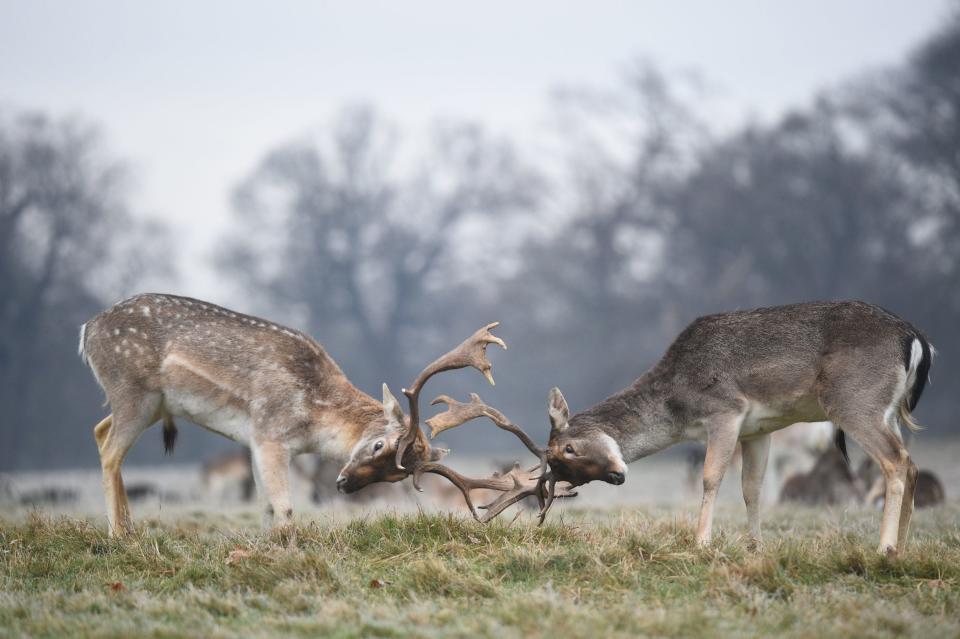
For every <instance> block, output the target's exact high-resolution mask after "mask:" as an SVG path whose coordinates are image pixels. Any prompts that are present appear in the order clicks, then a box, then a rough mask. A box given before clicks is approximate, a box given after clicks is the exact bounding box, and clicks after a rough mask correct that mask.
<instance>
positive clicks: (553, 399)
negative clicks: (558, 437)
mask: <svg viewBox="0 0 960 639" xmlns="http://www.w3.org/2000/svg"><path fill="white" fill-rule="evenodd" d="M547 412H548V413H549V414H550V424H551V425H552V426H553V429H552V431H551V432H552V433H562V432H563V431H565V430H567V426H569V423H568V420H569V419H570V409H569V408H567V400H565V399H564V398H563V393H561V392H560V389H559V388H557V387H556V386H554V387H553V388H551V389H550V398H549V400H548V401H547Z"/></svg>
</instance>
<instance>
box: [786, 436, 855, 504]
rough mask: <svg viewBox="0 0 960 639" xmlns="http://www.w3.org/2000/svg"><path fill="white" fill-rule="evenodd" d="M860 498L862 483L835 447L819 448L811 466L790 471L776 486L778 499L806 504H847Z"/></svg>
mask: <svg viewBox="0 0 960 639" xmlns="http://www.w3.org/2000/svg"><path fill="white" fill-rule="evenodd" d="M862 500H863V484H862V483H861V482H860V480H859V479H857V477H856V476H854V474H853V471H852V470H850V463H849V461H848V460H847V458H846V457H845V456H844V454H843V453H842V452H840V451H839V450H838V449H836V448H831V449H829V450H825V451H823V453H821V455H820V457H818V458H817V461H816V463H814V465H813V468H811V469H810V470H809V471H807V472H799V473H794V474H793V475H791V476H790V477H788V478H787V481H786V482H784V484H783V487H782V488H781V489H780V499H779V501H780V503H788V502H795V503H800V504H807V505H810V506H850V505H855V504H859V503H860V502H861V501H862Z"/></svg>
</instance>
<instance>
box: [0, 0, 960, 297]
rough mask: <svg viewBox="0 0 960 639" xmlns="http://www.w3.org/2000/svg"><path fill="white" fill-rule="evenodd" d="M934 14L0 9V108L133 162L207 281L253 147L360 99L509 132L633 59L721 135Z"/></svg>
mask: <svg viewBox="0 0 960 639" xmlns="http://www.w3.org/2000/svg"><path fill="white" fill-rule="evenodd" d="M949 6H950V3H949V2H947V1H946V0H884V1H883V2H877V1H876V0H844V1H840V2H838V1H836V0H833V1H828V0H805V1H803V2H796V1H792V2H787V1H778V2H774V1H772V0H725V1H723V2H718V1H716V0H714V1H710V0H702V1H694V0H671V1H660V2H652V1H647V2H641V1H639V0H637V1H633V2H627V1H622V2H617V1H610V0H592V1H590V2H579V3H573V2H563V1H560V0H552V1H546V0H536V1H526V2H523V1H521V2H516V1H514V2H502V1H490V0H488V1H486V2H482V3H465V2H452V1H450V0H446V1H442V0H430V1H422V2H415V1H402V2H401V1H393V2H387V1H384V2H371V1H363V0H350V1H346V0H345V1H343V2H320V1H315V2H263V3H248V2H237V1H233V2H211V1H201V2H197V1H180V0H178V1H170V0H164V1H163V2H152V3H146V2H126V1H122V0H102V1H98V2H84V1H80V0H74V1H70V0H62V1H60V2H53V1H48V0H20V1H12V0H0V107H6V108H14V109H21V108H35V109H42V110H44V111H47V112H50V113H53V114H59V115H65V114H79V115H82V116H84V117H85V118H87V119H89V120H92V121H95V122H97V123H99V124H101V125H102V126H103V128H104V130H105V132H106V134H107V140H108V144H109V148H110V149H111V150H112V151H113V152H114V153H115V154H117V155H119V156H120V157H122V158H124V159H126V160H128V161H130V162H131V164H132V166H133V168H134V171H135V175H136V178H137V180H136V184H135V189H134V192H133V196H134V208H136V209H138V210H142V211H146V212H148V213H153V214H156V215H160V216H162V217H163V218H165V219H166V220H168V221H169V222H171V223H172V224H174V225H175V228H176V229H177V237H178V239H179V241H180V243H181V248H180V256H181V258H182V261H181V272H182V273H183V275H184V277H183V278H182V281H181V282H180V283H179V285H178V287H177V288H178V290H179V291H180V292H183V293H187V294H192V295H196V296H199V297H206V298H208V299H213V300H217V301H222V302H228V301H230V300H226V299H223V295H224V293H223V291H221V289H220V288H219V287H218V285H217V282H216V279H215V278H214V277H213V276H212V274H211V273H210V270H209V268H208V256H209V254H210V251H211V245H212V243H213V242H214V241H215V238H216V237H217V233H218V232H219V231H220V230H221V229H222V228H223V226H224V225H225V224H226V223H227V222H228V219H229V218H228V213H229V205H228V195H229V192H230V189H231V187H232V186H233V185H234V184H235V183H236V182H237V181H238V180H239V179H240V178H242V177H243V176H244V175H245V174H246V173H248V172H249V171H250V170H251V169H252V167H253V166H254V165H255V163H256V162H257V161H258V160H259V158H260V157H261V156H262V155H263V153H264V152H265V151H266V150H267V149H268V148H270V147H272V146H274V145H276V144H278V143H280V142H282V141H285V140H287V139H290V138H291V137H293V136H295V135H296V134H298V133H301V132H303V131H305V130H308V129H312V128H314V127H316V126H317V125H319V124H321V123H323V122H324V121H326V120H327V119H328V118H329V117H330V116H331V115H332V114H333V113H335V112H336V110H337V109H338V107H340V106H342V105H344V104H345V103H356V102H370V103H372V104H374V105H376V106H377V107H378V108H379V109H380V110H381V111H382V112H383V113H385V114H386V115H387V116H389V117H391V118H392V119H394V120H395V121H397V122H399V123H400V124H401V126H403V127H404V128H407V127H409V128H411V129H413V130H417V129H419V128H420V127H422V126H424V125H425V124H426V123H427V122H429V121H430V120H431V119H432V118H433V117H436V116H442V117H468V118H474V119H479V120H482V121H484V122H486V123H488V124H489V125H490V126H492V127H494V128H495V129H500V130H502V131H505V132H508V133H511V134H516V135H521V136H522V135H524V134H526V133H528V132H529V131H531V130H536V128H537V127H538V126H540V125H541V123H542V122H543V120H544V114H545V111H546V109H545V98H546V97H547V95H548V92H549V90H550V89H551V88H554V87H556V86H557V85H559V84H563V85H600V86H609V85H611V84H612V83H614V82H615V81H616V79H617V77H618V74H619V72H620V70H622V69H623V68H624V66H625V65H626V64H627V63H629V62H630V61H631V60H633V59H635V58H636V57H638V56H641V55H642V56H646V57H648V58H650V59H652V60H654V61H656V62H657V63H659V64H660V65H661V66H662V67H663V68H665V69H666V70H696V71H698V72H700V73H701V74H702V75H703V76H704V78H705V79H707V80H708V81H709V82H710V84H711V87H712V88H713V89H714V90H715V91H716V92H717V93H718V99H717V100H713V101H711V109H715V111H714V112H712V113H710V112H708V114H709V115H712V116H713V117H714V118H715V119H716V120H717V121H718V122H720V123H721V125H723V126H729V125H731V124H734V123H736V122H738V121H740V120H741V119H743V118H746V117H759V118H765V119H766V118H770V117H774V116H776V115H777V114H778V113H780V112H781V111H782V110H783V109H784V108H786V107H789V106H791V105H797V104H801V103H803V102H804V101H805V100H807V99H809V97H810V96H811V95H812V93H813V92H814V91H815V90H817V89H819V88H824V87H826V86H830V85H831V84H834V83H836V82H838V81H840V80H842V79H844V78H847V77H849V76H851V75H852V74H855V73H857V72H859V71H862V70H866V69H869V68H872V67H877V66H883V65H889V64H895V63H897V62H899V61H901V60H902V59H903V57H904V56H905V55H906V54H907V53H908V52H909V51H910V49H911V48H912V47H913V46H915V45H916V44H917V43H918V42H919V41H920V40H922V38H923V37H924V36H925V35H927V34H928V33H929V32H930V31H931V30H932V29H933V28H934V27H935V26H936V25H937V23H938V21H939V20H941V19H942V18H943V17H944V16H945V15H946V12H947V11H948V10H949Z"/></svg>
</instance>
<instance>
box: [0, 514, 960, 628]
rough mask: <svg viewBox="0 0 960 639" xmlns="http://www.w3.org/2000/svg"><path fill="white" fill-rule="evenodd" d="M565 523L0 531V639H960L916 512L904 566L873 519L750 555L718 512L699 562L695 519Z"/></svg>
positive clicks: (956, 571) (954, 536)
mask: <svg viewBox="0 0 960 639" xmlns="http://www.w3.org/2000/svg"><path fill="white" fill-rule="evenodd" d="M677 512H678V511H666V510H651V509H647V510H637V509H631V510H629V511H622V512H613V513H610V512H605V513H599V512H598V513H590V512H586V511H569V512H568V513H566V514H565V515H564V516H563V517H561V518H557V519H555V520H554V521H553V522H552V523H550V524H549V525H547V526H545V527H543V528H541V529H538V528H536V527H535V526H533V525H532V524H531V523H530V521H529V519H528V518H527V517H524V518H521V519H520V520H518V521H516V522H514V523H512V524H510V523H509V521H505V522H502V523H495V524H493V525H489V526H486V527H483V526H480V525H479V524H476V523H474V522H473V521H470V520H466V519H463V518H462V517H460V516H446V515H426V514H422V515H376V516H370V517H369V518H365V519H364V518H361V519H353V520H345V521H341V522H334V523H309V524H306V525H301V526H300V527H298V528H297V530H296V535H295V539H293V540H292V541H290V540H286V539H280V538H279V537H276V536H273V537H271V536H263V535H261V534H260V533H259V532H258V531H257V528H256V524H255V522H254V520H253V516H252V515H250V516H240V517H233V518H229V519H228V518H210V517H206V516H203V515H200V514H198V515H196V516H185V517H183V518H181V519H179V520H178V521H177V522H176V524H175V525H173V524H170V523H159V522H149V521H148V522H145V523H143V524H141V526H140V528H139V530H138V533H137V534H136V535H135V537H133V538H131V539H127V540H123V541H116V540H111V539H109V538H107V536H106V534H105V531H104V528H103V526H102V524H100V523H99V522H98V523H97V524H96V525H95V524H93V523H90V522H87V521H84V520H78V519H69V518H56V519H53V518H47V517H42V516H36V515H34V516H31V517H29V518H27V519H26V520H23V519H21V520H19V521H5V522H4V521H0V636H23V635H27V636H57V637H63V636H70V637H80V636H117V637H121V636H126V637H129V636H138V637H147V636H157V637H164V636H170V637H173V636H197V637H217V636H283V635H288V636H311V637H315V636H334V637H355V636H356V637H367V636H382V637H405V636H416V637H440V636H444V637H446V636H463V637H467V636H470V637H472V636H495V637H498V638H501V639H502V638H505V637H512V636H518V637H519V636H523V637H540V636H543V637H553V636H555V637H565V638H566V637H591V638H592V639H599V638H600V637H610V636H636V635H654V636H694V635H697V636H703V635H708V636H709V635H713V636H720V635H723V636H729V635H738V636H771V635H777V636H779V637H794V636H795V637H810V636H822V637H844V636H849V637H864V636H877V637H883V636H904V635H907V636H916V637H923V638H924V639H932V638H934V637H958V636H960V529H958V525H957V522H958V515H960V511H958V509H957V508H956V507H955V506H951V507H947V508H940V509H936V510H934V511H926V512H920V513H918V516H917V518H916V525H915V530H914V536H913V539H912V543H911V544H910V548H909V550H908V552H907V553H906V556H905V557H903V558H901V559H898V560H888V559H885V558H882V557H880V556H878V555H877V554H876V553H875V551H874V547H875V544H876V535H877V526H878V520H879V516H878V514H877V513H873V512H856V513H853V514H849V513H839V512H824V511H804V510H783V509H778V510H774V511H772V512H771V513H770V514H769V516H768V517H767V522H768V523H767V525H766V531H767V533H766V537H767V541H766V544H765V546H764V548H763V550H761V551H751V550H749V549H748V548H747V545H746V544H745V542H744V540H743V539H742V538H740V537H739V536H738V535H739V533H740V532H741V531H742V529H743V522H742V519H743V516H742V514H741V513H740V512H739V510H737V511H734V510H732V509H731V510H730V511H724V512H722V513H721V515H722V516H721V517H720V521H719V524H720V528H721V533H720V535H719V538H718V539H717V540H716V543H715V544H714V546H713V547H712V548H710V549H705V550H698V549H696V548H695V547H694V545H693V521H692V515H690V514H688V513H686V512H682V514H677Z"/></svg>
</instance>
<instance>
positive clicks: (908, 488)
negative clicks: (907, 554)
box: [897, 448, 920, 555]
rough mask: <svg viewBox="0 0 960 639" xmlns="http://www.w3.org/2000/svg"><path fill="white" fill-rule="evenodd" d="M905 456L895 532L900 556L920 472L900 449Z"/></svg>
mask: <svg viewBox="0 0 960 639" xmlns="http://www.w3.org/2000/svg"><path fill="white" fill-rule="evenodd" d="M901 452H902V453H903V454H905V455H906V466H907V468H906V479H905V482H904V487H903V503H902V504H901V506H900V525H899V526H898V530H897V554H898V555H899V554H902V553H903V551H904V550H905V549H906V547H907V535H908V534H909V533H910V518H911V517H912V516H913V495H914V493H915V492H916V490H917V476H918V475H919V474H920V471H919V470H918V469H917V465H916V464H915V463H913V460H912V459H910V456H909V454H907V449H906V448H903V449H901Z"/></svg>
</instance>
